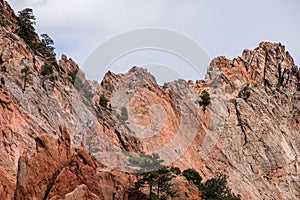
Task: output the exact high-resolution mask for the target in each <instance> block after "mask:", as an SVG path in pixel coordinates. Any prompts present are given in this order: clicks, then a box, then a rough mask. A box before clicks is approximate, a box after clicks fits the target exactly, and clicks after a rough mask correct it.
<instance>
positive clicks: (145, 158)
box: [129, 154, 176, 200]
mask: <svg viewBox="0 0 300 200" xmlns="http://www.w3.org/2000/svg"><path fill="white" fill-rule="evenodd" d="M162 162H163V161H162V160H161V159H160V158H159V156H158V154H151V155H147V154H141V155H140V156H137V157H130V158H129V164H130V165H131V166H133V167H134V168H135V169H136V170H135V171H136V172H137V173H138V176H139V177H138V180H137V182H136V183H135V189H137V190H138V189H140V188H141V187H142V186H145V185H147V186H148V187H149V199H151V200H165V199H168V197H175V196H176V192H175V191H173V190H172V188H171V187H172V184H171V183H170V181H171V180H172V178H173V177H174V175H173V173H172V171H171V170H170V168H169V167H167V166H164V165H162Z"/></svg>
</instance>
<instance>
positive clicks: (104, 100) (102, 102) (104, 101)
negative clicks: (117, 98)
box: [99, 94, 108, 108]
mask: <svg viewBox="0 0 300 200" xmlns="http://www.w3.org/2000/svg"><path fill="white" fill-rule="evenodd" d="M99 104H100V106H102V107H104V108H107V104H108V100H107V98H106V97H105V96H104V94H101V96H100V101H99Z"/></svg>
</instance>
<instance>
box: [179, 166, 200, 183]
mask: <svg viewBox="0 0 300 200" xmlns="http://www.w3.org/2000/svg"><path fill="white" fill-rule="evenodd" d="M182 175H183V176H184V177H185V178H186V179H187V180H188V181H193V183H194V184H195V185H200V183H201V181H202V177H201V176H200V174H199V173H198V172H197V171H196V170H194V169H186V170H184V171H183V172H182Z"/></svg>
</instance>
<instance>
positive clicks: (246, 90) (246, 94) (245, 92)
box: [238, 85, 251, 101]
mask: <svg viewBox="0 0 300 200" xmlns="http://www.w3.org/2000/svg"><path fill="white" fill-rule="evenodd" d="M250 95H251V92H250V88H249V86H248V85H247V86H245V87H244V88H243V89H242V90H241V91H240V92H239V94H238V98H243V99H244V100H245V101H247V99H248V98H249V97H250Z"/></svg>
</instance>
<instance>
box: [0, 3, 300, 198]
mask: <svg viewBox="0 0 300 200" xmlns="http://www.w3.org/2000/svg"><path fill="white" fill-rule="evenodd" d="M0 11H1V12H0V16H1V18H0V20H1V21H0V44H1V45H0V78H3V79H4V82H5V83H1V84H0V113H1V115H0V136H1V137H0V152H1V156H0V198H1V199H52V200H56V199H105V200H106V199H141V198H144V195H145V194H143V193H142V192H138V191H135V190H134V189H133V185H134V182H135V181H136V177H135V176H134V175H133V174H131V173H129V171H128V169H127V167H128V166H127V164H128V163H127V160H128V154H129V153H132V152H135V153H139V152H145V153H152V152H155V153H159V155H160V157H161V158H162V159H163V160H164V161H165V164H167V165H172V166H178V167H180V168H181V169H182V170H184V169H187V168H194V169H196V170H197V171H198V172H199V173H200V174H201V176H202V177H203V179H204V181H205V180H206V179H208V178H211V177H213V176H214V175H215V174H216V173H218V172H222V173H224V174H226V175H228V176H229V180H228V184H229V186H230V188H232V190H233V191H234V192H235V193H239V194H241V197H242V199H251V200H252V199H254V200H255V199H291V200H294V199H299V198H300V190H299V188H300V187H299V186H300V178H299V177H300V163H299V162H300V137H299V129H300V127H299V125H300V124H299V121H300V104H299V100H300V96H299V94H300V93H299V80H300V77H299V69H298V67H297V66H296V65H295V63H294V61H293V58H292V57H291V55H290V54H289V53H288V52H286V50H285V47H284V46H283V45H281V44H274V43H269V42H262V43H260V44H259V47H257V48H256V49H254V50H244V52H243V54H242V55H241V56H240V57H237V58H235V59H233V60H229V59H227V58H225V57H218V58H215V59H214V60H212V62H211V64H210V66H209V67H208V72H207V76H206V78H205V80H201V81H197V82H196V83H193V82H191V81H190V82H188V83H187V82H186V81H183V80H178V81H174V82H172V83H168V84H165V85H164V86H159V85H158V84H157V83H156V81H155V78H154V77H153V76H152V75H151V74H150V73H148V72H147V71H146V70H145V69H142V68H139V67H134V68H132V69H131V70H130V71H129V72H128V73H125V74H114V73H112V72H108V73H107V74H106V75H105V77H104V79H103V81H102V83H101V84H98V83H97V82H93V81H87V80H85V78H84V74H83V72H82V71H80V68H79V66H78V65H77V64H76V63H75V62H74V61H73V60H72V59H70V58H67V57H66V56H64V55H63V56H62V58H61V60H60V61H58V62H57V65H54V75H55V76H56V77H57V80H56V81H51V80H46V81H45V84H42V79H43V78H44V77H42V75H41V71H42V67H43V65H44V64H45V63H46V59H45V58H44V57H43V55H40V54H38V55H37V54H36V53H35V52H34V51H33V50H32V49H31V48H30V47H29V46H28V45H27V44H26V43H25V42H24V41H23V40H22V39H21V38H20V37H19V36H18V35H17V34H16V33H17V29H18V25H17V23H16V16H15V14H14V12H13V10H11V8H10V7H9V5H8V4H7V3H6V2H5V1H3V0H0ZM3 19H4V20H3ZM24 66H27V67H29V68H30V71H31V74H30V75H29V80H28V83H27V87H26V88H25V91H23V85H24V79H23V74H22V73H21V70H22V68H23V67H24ZM4 69H5V70H4ZM76 71H77V78H78V79H80V81H79V82H76V80H75V82H76V84H75V83H72V80H71V79H72V78H73V77H72V76H70V73H74V72H76ZM77 81H78V80H77ZM204 90H206V91H208V92H209V93H210V96H211V103H210V105H209V106H208V107H207V108H206V110H205V112H204V110H203V108H202V107H201V106H200V105H199V104H198V103H197V101H199V100H200V98H199V96H200V94H201V92H202V91H204ZM101 94H104V96H105V97H106V98H107V99H108V100H109V106H108V107H107V108H105V107H103V106H101V105H99V98H100V95H101ZM124 109H126V111H127V112H128V114H127V115H128V116H126V114H125V116H124V113H123V114H122V110H124ZM173 184H174V186H173V187H174V190H176V191H178V193H179V195H180V196H179V197H178V198H177V199H200V197H199V196H198V190H197V188H196V187H195V186H194V185H193V184H192V183H190V182H188V181H186V180H185V178H183V177H182V176H177V177H176V178H175V179H174V180H173Z"/></svg>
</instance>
